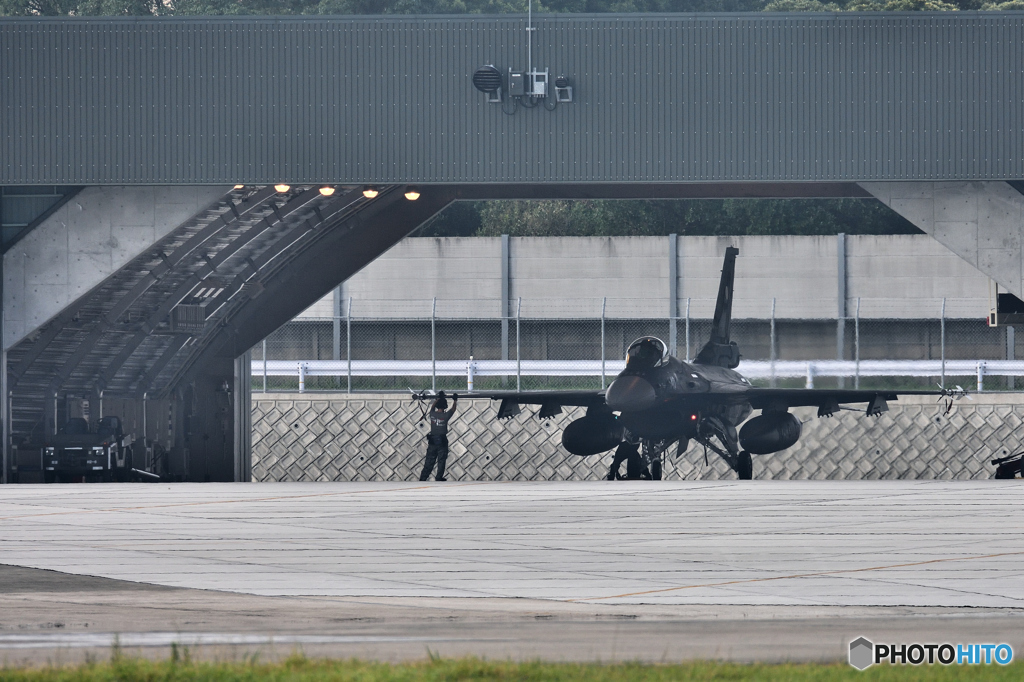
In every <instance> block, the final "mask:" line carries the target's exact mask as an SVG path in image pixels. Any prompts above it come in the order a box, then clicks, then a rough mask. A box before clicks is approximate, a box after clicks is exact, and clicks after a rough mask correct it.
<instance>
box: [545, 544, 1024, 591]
mask: <svg viewBox="0 0 1024 682" xmlns="http://www.w3.org/2000/svg"><path fill="white" fill-rule="evenodd" d="M1022 554H1024V552H1002V553H1000V554H979V555H977V556H963V557H951V558H948V559H929V560H928V561H914V562H912V563H908V564H891V565H889V566H869V567H867V568H848V569H845V570H842V571H821V572H818V573H796V574H794V575H777V576H774V577H772V578H749V579H747V580H728V581H725V582H719V583H703V584H700V585H681V586H679V587H665V588H662V589H659V590H643V591H641V592H627V593H625V594H613V595H609V596H607V597H580V598H578V599H564V600H562V601H565V602H589V601H601V600H602V599H624V598H626V597H640V596H643V595H645V594H661V593H664V592H677V591H679V590H693V589H697V588H699V587H723V586H725V585H745V584H749V583H765V582H770V581H772V580H791V579H796V578H816V577H818V576H823V575H843V574H846V573H864V572H866V571H884V570H886V569H890V568H909V567H911V566H926V565H928V564H940V563H945V562H949V561H971V560H973V559H994V558H996V557H1001V556H1020V555H1022Z"/></svg>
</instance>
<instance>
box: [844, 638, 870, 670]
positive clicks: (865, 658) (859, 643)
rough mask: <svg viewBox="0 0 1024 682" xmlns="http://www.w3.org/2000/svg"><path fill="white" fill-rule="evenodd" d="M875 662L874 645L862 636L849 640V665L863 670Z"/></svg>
mask: <svg viewBox="0 0 1024 682" xmlns="http://www.w3.org/2000/svg"><path fill="white" fill-rule="evenodd" d="M874 662H875V645H874V644H872V643H871V642H870V641H868V640H867V639H865V638H864V637H858V638H857V639H855V640H853V641H852V642H850V665H852V666H853V667H854V668H856V669H857V670H864V669H865V668H867V667H868V666H870V665H871V664H872V663H874Z"/></svg>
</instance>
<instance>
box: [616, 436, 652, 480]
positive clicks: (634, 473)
mask: <svg viewBox="0 0 1024 682" xmlns="http://www.w3.org/2000/svg"><path fill="white" fill-rule="evenodd" d="M623 460H625V462H626V480H629V481H635V480H638V479H641V478H650V477H651V474H650V472H649V471H647V467H645V466H644V462H643V459H642V458H641V457H640V448H639V447H638V446H637V445H635V444H634V443H628V442H625V441H623V442H622V443H620V444H619V447H617V448H615V457H614V458H613V459H612V468H611V469H610V470H609V471H608V480H609V481H614V480H622V476H621V475H620V473H619V468H620V467H621V466H622V462H623ZM644 474H646V476H645V475H644Z"/></svg>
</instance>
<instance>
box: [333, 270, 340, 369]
mask: <svg viewBox="0 0 1024 682" xmlns="http://www.w3.org/2000/svg"><path fill="white" fill-rule="evenodd" d="M331 332H332V334H331V336H332V338H331V341H332V342H333V343H332V344H331V345H332V346H333V347H332V348H331V350H332V353H331V354H332V355H333V356H334V357H333V358H331V359H332V360H341V285H340V284H339V285H338V286H336V287H334V320H333V324H332V325H331Z"/></svg>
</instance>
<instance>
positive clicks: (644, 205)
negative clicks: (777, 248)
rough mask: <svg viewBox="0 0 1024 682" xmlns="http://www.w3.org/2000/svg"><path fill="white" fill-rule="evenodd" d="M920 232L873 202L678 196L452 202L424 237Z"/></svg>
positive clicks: (425, 231) (423, 234)
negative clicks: (632, 198) (644, 198)
mask: <svg viewBox="0 0 1024 682" xmlns="http://www.w3.org/2000/svg"><path fill="white" fill-rule="evenodd" d="M840 232H845V233H847V234H919V231H918V230H917V228H915V227H914V226H913V225H911V224H910V223H908V222H907V221H906V220H904V219H903V218H902V217H900V216H899V215H898V214H896V213H895V212H893V211H891V210H890V209H888V208H887V207H886V206H884V205H883V204H881V203H880V202H877V201H873V200H870V199H680V200H674V201H665V200H659V201H640V200H637V201H613V200H588V201H490V202H478V203H470V202H466V203H456V204H453V205H452V206H451V207H449V208H448V209H447V210H446V211H444V212H443V213H441V214H440V215H439V216H437V217H436V218H435V219H434V220H432V221H431V222H429V223H427V224H426V225H425V226H424V227H423V228H422V229H421V230H420V231H419V232H418V233H417V236H422V237H446V236H497V235H501V234H508V235H511V236H514V237H541V236H544V237H548V236H577V237H578V236H627V235H666V234H672V233H676V234H683V235H748V234H805V235H806V234H838V233H840Z"/></svg>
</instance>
